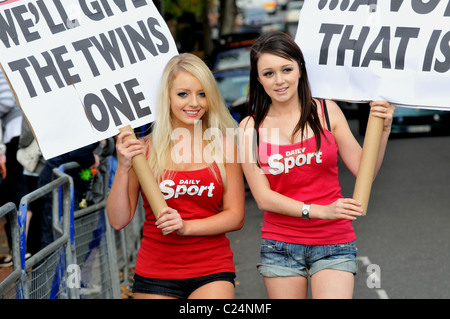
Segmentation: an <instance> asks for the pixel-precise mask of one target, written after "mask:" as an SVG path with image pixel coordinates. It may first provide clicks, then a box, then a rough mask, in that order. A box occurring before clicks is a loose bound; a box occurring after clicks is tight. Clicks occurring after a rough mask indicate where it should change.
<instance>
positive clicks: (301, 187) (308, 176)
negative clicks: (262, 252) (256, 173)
mask: <svg viewBox="0 0 450 319" xmlns="http://www.w3.org/2000/svg"><path fill="white" fill-rule="evenodd" d="M324 133H325V135H326V137H327V138H328V140H327V139H326V138H325V137H324V136H323V135H322V138H321V147H320V151H319V152H318V153H317V154H316V139H315V137H311V138H309V139H307V140H304V141H303V144H302V143H296V144H289V145H274V144H270V143H265V142H264V141H261V142H260V145H259V156H260V161H261V166H262V169H263V171H264V172H265V174H266V177H267V179H268V180H269V183H270V187H271V189H272V190H274V191H276V192H278V193H281V194H283V195H286V196H288V197H290V198H293V199H295V200H299V201H301V202H305V203H311V204H318V205H328V204H331V203H333V202H334V201H336V200H337V199H339V198H342V197H343V196H342V194H341V188H340V186H339V178H338V167H337V151H338V148H337V145H336V142H335V140H334V137H333V134H332V133H331V132H330V131H328V130H326V129H325V130H324ZM298 209H299V211H300V210H301V207H300V206H299V208H298ZM261 232H262V238H266V239H272V240H278V241H283V242H288V243H294V244H304V245H332V244H340V243H345V242H350V241H353V240H355V239H356V236H355V232H354V229H353V225H352V222H351V221H350V220H344V219H338V220H322V219H310V220H305V219H302V218H299V217H291V216H285V215H281V214H277V213H273V212H265V213H264V225H263V227H262V229H261Z"/></svg>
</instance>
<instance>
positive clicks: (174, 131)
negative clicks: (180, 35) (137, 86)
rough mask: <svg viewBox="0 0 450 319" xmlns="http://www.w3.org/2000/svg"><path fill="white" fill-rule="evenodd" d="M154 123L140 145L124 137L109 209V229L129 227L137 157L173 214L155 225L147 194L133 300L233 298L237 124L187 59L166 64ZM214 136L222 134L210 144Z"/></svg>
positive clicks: (204, 72)
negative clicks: (229, 132)
mask: <svg viewBox="0 0 450 319" xmlns="http://www.w3.org/2000/svg"><path fill="white" fill-rule="evenodd" d="M153 124H154V126H153V130H152V133H150V135H149V136H147V137H146V138H145V139H144V140H142V141H139V140H127V141H126V142H124V141H123V139H124V137H126V136H128V135H129V134H130V133H128V132H123V133H120V134H119V135H118V137H117V141H116V149H117V157H118V165H117V169H116V173H115V177H114V182H113V185H112V187H111V191H110V194H109V197H108V203H107V212H108V217H109V221H110V223H111V225H113V227H114V228H116V229H121V228H123V227H125V226H126V225H127V224H128V223H129V222H130V221H131V219H132V218H133V215H134V213H135V210H136V205H137V201H138V195H139V190H140V185H139V181H138V179H137V177H136V175H135V172H134V171H133V169H131V167H132V166H131V164H132V157H133V156H136V155H138V154H145V156H146V157H147V159H148V163H149V165H150V168H151V169H152V171H153V173H154V177H155V178H156V179H157V182H158V184H159V186H160V189H161V191H162V193H163V194H164V197H165V199H166V202H167V205H168V207H167V208H165V209H163V210H162V211H160V212H156V215H157V216H158V219H156V218H155V217H154V214H153V213H152V211H151V208H150V206H149V203H148V201H147V199H146V198H145V195H144V194H143V199H144V207H145V210H146V217H145V224H144V230H143V238H142V241H141V247H140V249H139V252H138V256H137V261H136V267H135V278H134V279H135V283H134V287H133V292H134V298H233V297H234V278H235V267H234V263H233V253H232V251H231V248H230V243H229V240H228V239H227V238H226V236H225V233H227V232H230V231H235V230H238V229H240V228H241V227H242V225H243V222H244V206H245V190H244V184H243V174H242V170H241V166H240V164H239V163H238V161H237V149H236V145H235V142H234V140H230V139H228V138H227V137H226V136H225V135H226V129H227V128H233V127H235V126H236V123H235V122H234V120H233V118H232V117H231V115H230V113H229V112H228V110H227V108H226V106H225V105H224V103H223V100H222V98H221V96H220V93H219V90H218V88H217V85H216V82H215V80H214V77H213V76H212V74H211V71H210V70H209V69H208V67H207V66H206V64H205V63H204V62H203V61H202V60H201V59H199V58H198V57H196V56H195V55H192V54H189V53H186V54H181V55H178V56H175V57H174V58H172V59H171V60H170V61H169V62H168V64H167V65H166V67H165V70H164V74H163V76H162V79H161V88H160V93H159V108H158V112H157V117H156V120H155V122H154V123H153ZM197 129H198V130H199V132H200V135H199V134H198V133H197V132H198V131H196V130H197ZM211 130H212V131H216V133H218V134H215V137H211V138H208V137H207V133H208V132H211ZM141 142H142V143H141ZM225 147H226V149H227V150H231V152H230V153H232V154H233V155H232V156H229V157H230V158H227V153H228V152H225V153H224V152H223V149H224V148H225ZM197 151H198V152H197ZM161 231H165V232H170V233H169V234H167V235H163V233H162V232H161Z"/></svg>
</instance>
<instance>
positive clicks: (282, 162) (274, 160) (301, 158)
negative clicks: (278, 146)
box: [267, 147, 322, 175]
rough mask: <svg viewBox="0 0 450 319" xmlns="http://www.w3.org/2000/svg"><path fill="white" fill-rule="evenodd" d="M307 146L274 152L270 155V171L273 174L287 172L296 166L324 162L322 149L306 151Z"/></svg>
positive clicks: (268, 163) (268, 162)
mask: <svg viewBox="0 0 450 319" xmlns="http://www.w3.org/2000/svg"><path fill="white" fill-rule="evenodd" d="M305 149H306V148H305V147H303V148H296V149H294V150H290V151H286V152H284V155H283V154H282V153H283V152H281V153H276V154H272V155H271V156H269V159H268V161H267V165H268V166H269V167H270V169H269V170H268V172H269V173H270V174H272V175H279V174H282V173H284V174H287V173H289V170H290V169H292V168H294V167H295V166H297V167H301V166H303V165H311V163H312V162H313V161H315V163H316V164H320V163H322V151H319V152H311V153H305Z"/></svg>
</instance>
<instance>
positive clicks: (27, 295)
mask: <svg viewBox="0 0 450 319" xmlns="http://www.w3.org/2000/svg"><path fill="white" fill-rule="evenodd" d="M72 185H73V183H72V179H71V177H70V176H68V175H66V174H59V176H58V177H57V178H56V179H54V180H53V181H52V182H50V183H48V184H47V185H44V186H43V187H41V188H39V189H37V190H35V191H33V192H31V193H29V194H27V195H25V196H24V197H23V198H22V200H21V202H20V207H19V214H18V215H17V214H16V216H14V213H12V214H13V215H12V217H13V218H12V219H11V224H12V225H11V232H12V238H13V240H12V242H13V243H12V246H13V247H12V254H13V264H14V271H13V273H12V274H10V276H9V277H8V278H10V277H11V279H8V278H7V279H6V280H4V281H3V282H2V283H1V284H0V296H1V297H2V298H15V299H50V298H78V292H77V290H76V289H73V288H71V287H67V286H66V284H65V280H64V279H65V273H66V272H65V264H66V263H73V262H74V259H73V245H71V237H72V234H71V220H72V209H71V202H72V198H73V186H72ZM60 188H62V193H61V194H62V203H63V205H62V214H61V223H59V225H57V227H56V228H55V230H56V231H55V233H56V236H55V240H54V241H53V242H52V243H51V244H49V245H48V246H47V247H45V248H43V249H41V250H40V251H38V252H37V253H36V254H34V255H33V256H32V257H30V258H29V259H27V260H25V253H26V234H25V227H26V215H27V209H28V205H29V203H31V202H33V201H34V200H36V199H38V198H40V197H43V196H45V195H47V194H49V193H53V195H55V194H56V193H57V192H58V190H59V189H60ZM8 204H9V203H8ZM8 204H7V205H8ZM5 206H6V205H4V206H3V207H2V209H3V208H4V207H5ZM6 209H8V207H6ZM53 209H54V212H55V210H57V209H59V207H58V206H56V205H53ZM13 211H14V210H13ZM56 223H58V221H55V220H54V226H56ZM17 246H19V250H17ZM19 272H20V276H19V277H20V278H17V276H18V274H19ZM13 279H14V280H15V281H16V284H15V285H16V287H18V289H16V291H18V293H16V294H15V295H14V296H13V295H12V294H11V293H10V292H9V293H8V295H6V293H7V291H6V289H7V286H8V285H10V283H11V282H12V280H13ZM17 280H20V283H19V282H18V281H17ZM5 282H6V283H5ZM4 289H5V290H4ZM10 291H11V290H10Z"/></svg>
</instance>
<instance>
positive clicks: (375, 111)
mask: <svg viewBox="0 0 450 319" xmlns="http://www.w3.org/2000/svg"><path fill="white" fill-rule="evenodd" d="M370 112H371V114H372V115H373V116H376V117H380V118H383V119H384V127H383V131H387V132H390V130H391V125H392V119H393V117H394V112H395V107H394V106H393V105H392V104H391V103H389V102H387V101H384V100H380V101H371V102H370Z"/></svg>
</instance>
